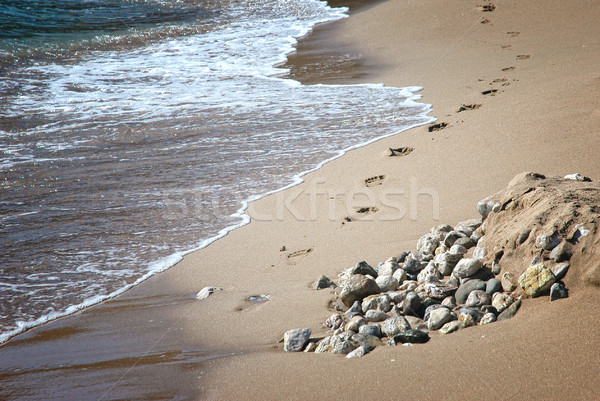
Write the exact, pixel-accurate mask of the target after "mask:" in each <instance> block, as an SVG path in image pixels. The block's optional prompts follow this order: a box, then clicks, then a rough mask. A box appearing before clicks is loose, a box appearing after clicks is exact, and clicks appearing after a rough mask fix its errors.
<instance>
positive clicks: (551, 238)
mask: <svg viewBox="0 0 600 401" xmlns="http://www.w3.org/2000/svg"><path fill="white" fill-rule="evenodd" d="M577 185H581V186H582V187H581V192H580V193H579V195H578V192H577V191H578V189H577V187H576V186H577ZM589 185H590V184H587V183H586V182H584V181H581V180H570V179H564V178H561V177H550V178H548V177H545V176H543V175H541V174H535V173H523V174H520V175H519V176H517V177H515V178H514V179H513V180H512V181H511V183H510V184H509V186H508V188H507V189H506V190H505V191H501V192H500V193H498V194H495V195H494V196H492V197H489V198H486V199H484V200H482V201H480V202H479V203H478V204H477V211H478V212H479V214H480V215H481V217H480V218H477V219H471V220H465V221H462V222H459V223H457V224H456V226H454V227H452V226H449V225H439V226H437V227H434V228H432V229H431V230H430V232H429V233H427V234H424V235H423V236H421V237H420V238H419V239H418V241H417V244H416V249H415V250H414V251H412V252H409V251H404V252H402V253H400V256H399V257H396V258H395V257H390V258H388V259H387V260H385V261H384V262H381V263H379V264H378V265H377V267H376V268H373V267H371V265H369V264H368V263H367V262H366V261H361V262H359V263H357V264H356V265H355V266H353V267H350V268H348V269H345V270H343V271H342V273H341V274H340V276H339V284H340V288H337V289H336V291H335V292H334V297H335V298H334V299H333V300H332V301H331V302H330V305H335V307H336V308H340V310H339V313H335V314H333V315H331V316H330V317H329V318H328V319H327V320H326V321H325V323H324V325H325V326H326V327H328V328H329V330H331V331H333V335H331V336H328V337H324V338H323V339H322V340H313V342H312V343H308V346H307V349H310V351H313V350H314V351H315V352H316V353H322V352H328V353H334V354H344V355H349V356H348V358H356V357H362V356H364V355H367V354H368V353H369V352H370V351H371V350H373V349H374V348H375V347H377V346H380V345H382V344H387V345H391V346H393V345H399V344H405V345H412V344H417V343H425V342H427V341H428V340H429V339H430V333H433V332H439V333H441V334H450V333H453V332H456V331H458V330H464V329H467V328H470V327H475V326H485V325H488V324H492V323H494V322H496V321H503V320H507V319H510V318H512V317H513V316H515V314H516V313H517V312H518V311H519V308H520V307H521V305H522V304H523V302H524V299H525V298H527V297H539V296H543V295H547V294H549V295H550V296H549V299H550V300H551V301H554V300H557V299H562V298H566V297H568V289H567V288H566V286H565V284H564V283H563V281H562V280H563V279H565V277H566V275H567V272H568V271H569V269H570V268H571V263H572V261H577V263H578V264H581V263H588V265H587V266H586V267H585V268H582V267H581V266H578V267H577V269H578V271H581V272H583V274H582V275H581V277H579V276H576V278H580V279H581V280H583V282H584V283H587V284H591V285H600V267H599V265H598V263H597V262H594V260H593V259H591V260H590V258H592V257H593V256H594V255H598V251H597V250H596V248H593V247H592V242H591V239H596V238H597V237H598V235H597V231H596V230H597V228H596V227H597V225H596V221H598V220H600V211H598V210H597V206H596V204H597V203H594V200H595V199H600V188H595V187H594V188H593V189H590V186H589ZM563 186H564V188H565V189H564V190H563V189H561V188H563ZM592 190H593V191H596V192H594V194H595V196H596V197H593V196H591V195H590V194H591V193H592ZM561 191H562V192H561ZM586 201H587V203H586ZM590 202H591V204H590ZM565 205H566V206H565ZM523 227H525V228H523ZM531 233H534V234H535V241H533V240H532V239H531V238H530V237H532V235H531ZM469 248H471V249H469ZM583 252H586V255H585V257H583V258H582V257H579V258H575V257H574V256H575V255H576V254H581V253H583ZM524 260H531V263H529V264H528V263H523V261H524ZM596 261H597V258H596ZM323 277H325V276H323ZM517 278H518V279H517ZM323 281H324V282H326V281H325V279H323ZM469 330H471V329H469Z"/></svg>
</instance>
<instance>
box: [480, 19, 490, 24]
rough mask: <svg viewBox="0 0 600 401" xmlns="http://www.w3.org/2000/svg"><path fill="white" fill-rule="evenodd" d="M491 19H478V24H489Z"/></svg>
mask: <svg viewBox="0 0 600 401" xmlns="http://www.w3.org/2000/svg"><path fill="white" fill-rule="evenodd" d="M490 22H491V21H490V20H489V19H487V18H484V19H482V20H481V21H479V23H480V24H489V23H490Z"/></svg>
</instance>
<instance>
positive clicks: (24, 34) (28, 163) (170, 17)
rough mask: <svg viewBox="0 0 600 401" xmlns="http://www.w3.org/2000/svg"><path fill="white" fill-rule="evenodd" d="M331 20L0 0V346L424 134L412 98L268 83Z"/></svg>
mask: <svg viewBox="0 0 600 401" xmlns="http://www.w3.org/2000/svg"><path fill="white" fill-rule="evenodd" d="M345 16H346V10H345V9H339V8H337V9H332V8H330V7H328V6H327V4H326V3H325V2H321V1H316V0H236V1H227V0H191V1H180V0H146V1H139V0H137V1H134V0H130V1H127V0H60V1H59V0H28V1H20V0H9V1H6V0H0V343H1V342H4V341H6V340H8V339H9V338H10V337H11V336H13V335H15V334H18V333H19V332H22V331H24V330H26V329H27V328H29V327H33V326H35V325H38V324H41V323H43V322H45V321H48V320H50V319H53V318H56V317H59V316H64V315H66V314H69V313H73V312H75V311H77V310H79V309H81V308H83V307H85V306H88V305H91V304H94V303H97V302H100V301H102V300H104V299H106V298H109V297H113V296H115V295H117V294H119V293H122V292H123V291H125V290H126V289H128V288H130V287H131V286H133V285H136V284H138V283H140V282H141V281H143V280H144V279H146V278H148V277H150V276H151V275H153V274H156V273H157V272H160V271H162V270H164V269H167V268H169V267H170V266H173V265H174V264H175V263H176V262H177V261H179V260H180V259H181V257H182V255H184V254H185V253H186V252H189V251H191V250H195V249H199V248H202V247H203V246H206V245H207V244H209V243H210V242H212V241H214V240H215V239H217V238H220V237H222V236H223V235H226V234H227V232H229V231H230V230H232V229H234V228H236V227H239V226H241V225H243V224H246V223H247V222H248V221H249V218H248V216H246V215H245V214H244V213H243V212H244V209H245V207H246V205H247V202H248V201H251V200H253V199H257V198H259V197H261V196H264V195H265V194H268V193H272V192H274V191H277V190H280V189H281V188H284V187H288V186H290V185H294V184H297V183H298V182H300V180H301V178H300V177H301V176H302V174H303V173H305V172H307V171H310V170H314V169H315V168H318V167H319V166H320V165H321V164H322V163H324V162H325V161H327V160H330V159H332V158H335V157H338V156H339V155H341V154H343V153H344V152H345V151H346V150H348V149H350V148H353V147H358V146H361V145H364V144H366V143H368V142H371V141H374V140H376V139H378V138H381V137H384V136H388V135H391V134H394V133H397V132H399V131H401V130H404V129H407V128H410V127H413V126H415V125H420V124H424V123H427V122H429V121H431V118H430V117H428V116H427V115H426V114H427V113H428V111H429V106H428V105H425V104H420V103H417V102H416V101H417V100H418V96H417V95H415V92H416V91H418V89H419V88H416V87H410V88H389V87H384V86H382V85H311V86H304V85H300V84H299V83H298V82H296V81H293V80H290V79H285V78H283V77H284V76H285V74H286V70H285V69H282V68H280V67H278V66H280V65H281V63H283V62H284V61H285V55H286V54H288V53H290V52H292V51H293V45H294V44H295V43H296V40H297V38H299V37H301V36H303V35H305V34H306V33H308V32H309V31H310V29H311V27H312V26H314V25H315V24H316V23H319V22H324V21H330V20H335V19H339V18H343V17H345Z"/></svg>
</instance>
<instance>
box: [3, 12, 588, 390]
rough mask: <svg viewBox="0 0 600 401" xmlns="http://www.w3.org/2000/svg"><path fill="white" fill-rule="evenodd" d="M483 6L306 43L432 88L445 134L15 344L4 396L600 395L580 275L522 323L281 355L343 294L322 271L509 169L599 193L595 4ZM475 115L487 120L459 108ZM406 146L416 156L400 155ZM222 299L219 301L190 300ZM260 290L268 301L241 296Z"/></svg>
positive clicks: (418, 15) (350, 170) (384, 77)
mask: <svg viewBox="0 0 600 401" xmlns="http://www.w3.org/2000/svg"><path fill="white" fill-rule="evenodd" d="M478 4H480V2H476V1H464V0H450V1H445V2H439V1H433V0H420V1H410V0H388V1H384V2H376V3H375V4H373V5H372V6H370V7H368V8H364V9H362V10H361V9H359V10H358V11H357V12H356V13H354V14H353V15H352V17H351V18H349V19H346V20H342V21H339V22H336V23H333V24H327V25H322V26H319V27H318V28H317V31H316V33H315V35H312V36H309V37H308V38H307V39H306V40H305V41H304V42H303V44H302V46H305V48H306V49H312V50H311V51H313V52H316V53H318V52H319V49H321V50H320V51H322V52H323V53H324V56H325V57H326V56H327V49H339V48H344V49H352V51H353V52H354V53H353V54H354V55H362V58H361V57H356V58H354V56H352V58H353V59H356V60H357V62H356V66H355V67H356V68H364V66H365V65H367V66H368V68H364V70H363V71H362V72H361V73H358V74H352V73H348V74H346V75H343V76H341V78H335V77H328V78H327V79H325V81H327V82H335V81H336V80H342V81H344V82H349V83H357V82H383V83H385V84H386V85H391V86H409V85H419V86H423V87H424V90H423V92H422V94H423V101H424V102H427V103H431V104H433V110H432V113H431V114H432V115H433V116H435V117H437V118H438V119H439V122H447V123H448V124H449V126H448V127H447V128H445V129H443V130H441V131H436V132H431V133H430V132H428V127H427V126H423V127H419V128H416V129H412V130H409V131H407V132H403V133H400V134H399V135H396V136H393V137H390V138H388V139H384V140H381V141H379V142H377V143H374V144H371V145H369V146H367V147H364V148H361V149H358V150H355V151H352V152H350V153H348V154H347V155H345V156H344V157H342V158H341V159H338V160H336V161H333V162H331V163H329V164H327V165H325V166H324V167H323V168H322V169H320V170H319V171H316V172H314V173H311V174H309V175H308V176H306V177H305V179H306V182H305V183H304V184H302V185H299V186H297V187H294V188H292V189H289V190H287V191H285V192H282V193H279V194H275V195H272V196H269V197H267V198H264V199H262V200H260V201H257V202H255V203H253V204H252V205H251V207H250V208H249V213H250V215H251V216H252V217H253V222H252V223H250V224H249V225H247V226H245V227H243V228H241V229H238V230H235V231H234V232H232V233H230V234H229V235H228V236H227V237H225V238H223V239H221V240H219V241H217V242H215V243H213V244H212V245H210V246H209V247H207V248H205V249H203V250H201V251H199V252H196V253H193V254H190V255H188V257H186V258H185V260H184V261H182V262H181V263H180V264H179V265H177V266H176V267H174V268H172V269H170V270H169V271H167V272H165V273H163V274H160V275H158V276H156V277H154V278H152V279H150V280H148V281H147V282H145V283H144V284H142V285H140V286H138V287H136V288H134V289H133V290H131V291H129V292H127V293H126V294H125V295H124V296H121V297H119V298H117V299H115V300H113V301H110V302H106V303H103V304H102V305H99V306H97V307H94V308H90V309H88V310H86V311H85V312H83V313H80V314H78V315H75V316H72V317H69V318H66V319H62V320H60V321H57V322H54V323H52V324H48V325H46V326H43V327H41V328H39V329H35V330H32V331H30V332H28V333H26V334H25V335H21V336H19V337H17V338H15V339H14V340H13V341H11V342H10V343H9V344H7V345H6V346H4V347H2V348H0V361H1V362H0V364H1V366H2V371H1V372H0V380H2V387H3V389H2V390H0V396H1V397H0V398H6V399H103V400H104V399H105V400H109V399H211V400H226V399H227V400H236V399H252V400H254V399H262V400H283V399H295V400H313V399H333V398H334V397H335V398H338V397H339V398H342V399H346V400H362V399H384V400H392V399H393V400H397V399H423V400H429V399H431V400H443V399H448V400H458V399H468V400H471V399H473V400H475V399H488V400H504V399H515V400H520V399H526V398H531V399H590V400H591V399H596V398H597V391H596V386H597V383H596V382H597V378H598V377H600V333H599V331H600V328H599V327H598V317H597V316H598V315H597V311H596V308H595V307H596V306H597V305H598V302H600V290H599V289H598V288H595V287H589V286H584V285H582V284H577V283H578V282H577V281H574V283H575V284H574V285H573V286H572V288H571V292H570V297H569V298H568V299H565V300H560V301H557V302H552V303H550V302H549V301H548V298H546V297H545V298H539V299H534V300H529V299H528V300H525V302H524V304H523V306H522V307H521V310H520V311H519V313H518V314H517V315H516V316H515V317H514V318H513V319H511V320H508V321H503V322H498V323H494V324H492V325H489V326H485V327H473V328H469V329H466V330H463V331H460V332H458V333H455V334H452V335H448V336H433V338H432V340H431V341H430V342H429V343H427V344H425V345H421V346H414V347H403V346H398V347H378V348H377V349H376V350H375V351H374V352H372V353H371V354H369V355H367V356H366V357H364V358H360V359H354V360H346V359H344V358H343V357H341V356H336V355H327V354H305V353H300V354H295V353H285V352H283V351H282V347H281V344H277V341H278V340H279V339H280V338H281V337H282V335H283V333H284V332H285V331H286V330H289V329H292V328H298V327H310V328H312V329H313V333H314V335H324V334H325V328H323V327H322V326H321V323H322V322H323V321H324V320H325V319H326V318H327V317H328V316H329V315H330V314H331V311H330V310H329V309H328V308H327V302H328V300H329V299H330V298H331V293H330V292H329V291H315V290H313V289H312V288H310V284H311V282H312V281H314V280H315V279H316V278H317V277H318V276H319V275H321V274H326V275H328V276H329V277H331V278H335V277H336V276H337V274H338V273H339V272H340V271H341V270H342V269H344V268H346V267H349V266H352V265H354V264H356V263H357V262H358V261H361V260H366V261H367V262H369V263H370V264H372V265H376V264H377V263H378V262H380V261H384V260H385V259H387V258H388V257H389V256H393V255H397V254H399V253H400V252H401V251H403V250H412V249H414V247H415V245H416V241H417V239H418V238H419V237H420V236H421V235H422V234H424V233H426V232H427V231H428V230H429V229H430V228H431V227H432V226H436V225H438V224H441V223H448V224H455V223H457V222H458V221H460V220H466V219H469V218H473V217H478V216H477V212H476V207H475V206H476V203H477V201H479V200H480V199H482V198H484V197H486V196H488V195H491V194H493V193H495V192H496V191H498V190H500V189H502V188H504V187H505V186H506V184H507V183H508V182H509V181H510V179H511V178H512V177H513V176H515V175H516V174H518V173H520V172H522V171H526V170H530V171H539V172H542V173H545V174H557V175H561V176H562V175H565V174H568V173H575V172H580V173H582V174H584V175H586V176H589V177H592V179H594V180H598V179H600V159H599V157H598V154H600V136H599V135H598V134H599V131H598V127H599V126H600V101H599V97H598V93H599V92H600V42H599V40H600V25H598V23H597V21H598V20H599V19H600V3H598V2H591V1H571V2H568V3H565V2H558V1H552V2H546V1H540V0H533V1H528V2H517V1H502V2H497V3H496V9H495V11H493V12H482V11H481V10H480V9H479V8H478V7H477V5H478ZM483 19H487V20H488V23H485V24H482V23H481V21H482V20H483ZM313 55H314V54H313ZM300 56H301V54H300ZM519 56H529V57H519ZM300 58H301V57H300ZM361 60H365V61H364V63H363V64H361V63H362V62H361ZM361 66H362V67H361ZM505 69H506V70H505ZM304 73H306V76H307V82H308V81H310V77H311V75H310V71H304ZM313 78H314V77H313ZM489 89H497V90H498V92H496V93H495V94H492V95H483V94H482V92H483V91H486V90H489ZM462 104H480V105H481V107H480V108H478V109H476V110H469V111H464V112H460V113H457V110H458V109H459V107H460V106H461V105H462ZM398 147H412V148H414V151H413V152H412V153H410V154H408V155H407V156H402V157H388V156H387V152H388V148H398ZM379 175H384V176H385V179H384V180H383V181H382V182H381V185H375V186H372V187H368V188H367V187H366V186H365V181H364V180H365V179H367V178H369V177H373V176H379ZM371 206H375V207H378V209H379V210H378V212H376V213H373V214H368V215H359V214H357V213H355V208H356V207H371ZM348 216H349V217H352V219H353V221H351V222H345V220H344V218H345V217H348ZM343 222H344V223H345V224H342V223H343ZM283 247H285V250H282V249H284V248H283ZM209 285H212V286H219V287H223V288H224V290H223V291H219V292H216V293H215V294H214V295H212V296H211V297H209V298H208V299H205V300H202V301H197V300H195V299H194V297H193V295H194V294H195V293H196V292H198V291H199V290H200V289H201V288H203V287H205V286H209ZM260 294H268V295H270V296H271V297H272V300H271V301H269V302H265V303H261V304H257V303H251V302H247V301H246V300H245V299H247V298H248V297H249V296H253V295H260Z"/></svg>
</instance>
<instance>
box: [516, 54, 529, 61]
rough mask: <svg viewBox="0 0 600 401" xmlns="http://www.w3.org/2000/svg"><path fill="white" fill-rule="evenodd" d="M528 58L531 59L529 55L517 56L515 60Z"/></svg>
mask: <svg viewBox="0 0 600 401" xmlns="http://www.w3.org/2000/svg"><path fill="white" fill-rule="evenodd" d="M528 58H531V56H530V55H529V54H519V55H518V56H517V60H527V59H528Z"/></svg>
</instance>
